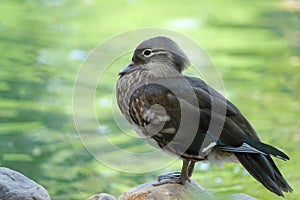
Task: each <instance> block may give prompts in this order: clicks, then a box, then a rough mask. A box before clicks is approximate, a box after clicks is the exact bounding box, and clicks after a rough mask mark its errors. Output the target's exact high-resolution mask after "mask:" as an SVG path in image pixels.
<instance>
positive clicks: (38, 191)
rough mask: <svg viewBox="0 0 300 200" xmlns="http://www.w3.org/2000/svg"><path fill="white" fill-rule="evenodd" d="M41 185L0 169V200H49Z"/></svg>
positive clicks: (8, 170) (16, 173)
mask: <svg viewBox="0 0 300 200" xmlns="http://www.w3.org/2000/svg"><path fill="white" fill-rule="evenodd" d="M50 199H51V198H50V195H49V194H48V191H47V190H46V189H45V188H44V187H43V186H41V185H39V184H37V183H36V182H34V181H32V180H30V179H29V178H27V177H26V176H24V175H23V174H21V173H19V172H16V171H14V170H11V169H8V168H5V167H0V200H50Z"/></svg>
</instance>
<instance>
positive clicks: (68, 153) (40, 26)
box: [0, 0, 300, 199]
mask: <svg viewBox="0 0 300 200" xmlns="http://www.w3.org/2000/svg"><path fill="white" fill-rule="evenodd" d="M244 2H245V3H243V1H240V2H239V3H236V1H226V2H222V1H220V2H214V3H213V2H212V3H209V4H208V3H205V2H202V3H201V5H198V4H197V3H196V2H195V5H194V4H191V5H190V4H186V5H182V4H181V3H180V2H176V1H170V4H171V5H172V6H173V7H172V10H176V13H169V12H171V11H168V10H170V9H166V8H169V6H168V5H167V4H164V3H162V2H160V3H159V5H158V4H156V3H153V4H148V3H146V2H140V1H126V2H123V3H120V4H118V5H113V3H112V2H109V1H107V2H97V1H78V2H76V3H75V2H71V1H67V0H65V1H64V0H55V1H50V0H49V1H48V0H44V1H35V0H27V1H2V2H1V4H0V48H1V54H0V70H1V71H0V80H1V81H0V123H1V126H0V137H1V140H0V152H1V153H0V164H1V166H5V167H9V168H12V169H15V170H18V171H21V172H22V173H24V174H25V175H27V176H29V177H31V178H32V179H34V180H36V181H38V182H39V183H41V184H43V185H44V186H45V187H46V188H47V189H48V190H49V192H50V194H51V196H52V198H53V199H85V198H87V197H88V196H90V195H92V194H94V193H97V192H108V193H112V194H115V195H118V194H120V193H121V192H123V191H125V190H126V189H128V188H129V187H132V186H134V185H136V184H140V183H143V182H146V181H150V180H153V179H154V178H155V176H156V175H157V174H159V173H160V172H153V173H145V174H127V173H121V172H118V171H114V170H112V169H109V168H107V167H106V166H104V165H102V164H101V163H99V162H98V161H96V160H95V159H94V158H93V157H92V156H91V155H90V154H89V153H88V152H87V151H86V150H85V149H84V147H83V145H82V144H81V142H80V140H79V138H78V136H77V134H76V131H75V127H74V124H73V121H72V99H71V97H72V89H73V81H74V79H75V76H76V72H77V70H78V69H79V66H80V64H81V62H82V61H83V60H84V59H85V57H86V56H87V52H89V51H90V50H91V49H92V48H93V47H94V46H95V45H97V44H98V42H100V41H102V40H104V39H105V38H107V37H109V36H112V35H114V34H116V33H118V32H122V31H124V30H128V29H134V28H137V27H146V26H163V28H165V26H170V27H169V28H172V29H173V28H174V26H179V27H178V28H179V30H183V31H186V32H185V33H186V34H187V35H189V36H191V37H193V38H194V39H195V40H197V41H199V43H201V44H203V46H204V47H205V48H206V49H207V50H208V51H209V53H210V54H211V55H212V57H213V59H214V60H215V62H216V64H217V66H218V67H219V69H220V71H221V73H222V76H223V78H224V83H225V86H226V88H227V91H228V92H226V94H227V95H229V98H230V99H231V100H233V101H234V102H235V103H236V104H237V105H238V106H239V107H240V108H241V110H242V111H243V113H245V114H246V116H247V117H248V118H249V119H250V120H251V122H252V123H254V126H255V127H256V129H257V130H258V131H259V132H260V135H261V136H262V137H263V139H264V141H266V142H269V143H271V144H274V145H275V146H278V147H281V148H284V151H286V152H287V153H288V154H289V156H290V157H291V158H292V161H290V162H286V163H282V162H278V164H279V166H280V168H282V169H283V173H284V174H286V176H287V178H288V180H289V181H290V182H291V184H292V186H293V187H294V188H295V189H296V191H295V193H294V195H295V196H294V197H295V198H294V197H292V195H291V196H288V197H287V199H293V198H294V199H297V197H299V196H300V194H299V192H297V186H299V180H300V177H299V175H298V173H297V171H298V169H299V168H300V164H299V162H297V154H298V153H299V150H300V149H299V145H297V142H298V141H299V133H298V132H299V124H300V121H299V114H298V113H299V112H300V106H299V102H298V100H299V95H300V88H299V83H300V76H299V74H300V70H299V69H300V67H299V66H300V57H299V55H300V41H299V38H300V35H299V34H300V31H299V28H300V20H299V19H300V14H299V11H300V9H299V2H298V1H276V2H271V1H268V2H267V3H265V2H261V1H257V2H256V1H255V2H252V3H251V5H249V4H250V3H249V2H248V3H247V1H244ZM291 2H293V3H292V5H291ZM126 3H127V4H128V5H127V4H126ZM129 4H130V5H129ZM196 4H197V5H196ZM145 7H147V8H148V9H149V11H153V12H151V13H156V14H155V16H151V18H150V19H149V12H143V13H139V12H138V10H139V9H141V10H142V9H144V8H145ZM127 9H128V10H130V12H127ZM133 10H134V11H137V13H135V12H134V11H133ZM166 10H167V11H166ZM185 11H189V12H188V13H187V12H185ZM166 12H167V13H166ZM173 15H174V17H173ZM182 16H184V17H182ZM121 19H122V20H121ZM176 19H182V20H176ZM166 21H170V22H171V24H170V23H165V22H166ZM199 22H201V24H199ZM183 24H184V25H183ZM200 25H201V27H200ZM180 27H181V29H180ZM167 28H168V27H167ZM135 45H136V44H133V48H134V47H135ZM129 59H130V57H129ZM127 62H128V61H127V60H124V64H125V63H127ZM120 68H122V67H121V66H120ZM115 74H116V72H115V73H112V75H111V76H112V77H114V76H115ZM87 78H88V77H87ZM116 78H117V77H114V78H113V79H111V80H107V83H106V87H107V88H111V87H114V84H115V83H114V82H113V80H115V79H116ZM107 91H109V89H107ZM97 94H98V96H97V99H99V101H98V102H97V103H99V104H101V105H102V106H103V105H107V102H106V95H108V94H107V93H106V91H104V90H102V91H97ZM96 107H97V105H96ZM107 107H108V106H107ZM105 112H106V111H105ZM107 113H108V112H107ZM104 117H105V118H106V123H105V124H103V125H101V126H99V127H98V129H99V130H100V131H101V132H103V133H107V134H109V133H111V132H113V133H117V131H118V129H117V128H116V127H114V126H113V122H112V118H111V116H110V115H108V114H107V116H104ZM95 131H97V127H95ZM135 144H138V143H135V142H132V143H129V144H128V143H126V141H124V144H122V145H124V146H125V147H126V145H127V146H128V145H131V146H133V147H134V145H135ZM101 148H102V147H101ZM137 149H138V148H137ZM133 167H136V166H133ZM179 168H180V163H179V162H178V164H176V163H175V164H173V165H172V166H170V167H169V168H167V169H165V172H166V171H173V170H178V169H179ZM198 168H199V169H200V170H196V173H195V175H194V178H195V179H196V180H197V181H198V182H199V183H200V184H202V185H203V186H204V187H206V188H208V189H209V190H212V191H213V192H215V193H217V194H219V195H224V194H227V193H238V192H245V193H249V194H252V195H254V196H255V195H256V197H257V198H259V199H266V198H268V197H270V194H269V193H267V192H266V191H265V190H264V188H262V187H260V185H259V184H258V183H256V182H255V181H253V180H249V179H250V177H249V176H248V175H247V174H246V173H245V171H244V170H243V169H242V168H241V167H239V166H237V165H226V166H225V169H224V170H220V169H217V168H215V166H212V165H210V164H199V166H198ZM103 180H105V181H103ZM264 195H265V196H264ZM272 197H274V196H272ZM274 198H276V197H274Z"/></svg>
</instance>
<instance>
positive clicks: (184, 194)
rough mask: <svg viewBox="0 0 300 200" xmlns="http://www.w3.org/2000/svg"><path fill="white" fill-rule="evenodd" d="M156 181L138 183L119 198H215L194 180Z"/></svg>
mask: <svg viewBox="0 0 300 200" xmlns="http://www.w3.org/2000/svg"><path fill="white" fill-rule="evenodd" d="M155 183H158V182H156V181H154V182H149V183H145V184H142V185H138V186H136V187H134V188H132V189H130V190H128V191H127V192H124V193H123V194H122V195H121V196H120V197H119V198H118V200H153V199H164V200H171V199H172V200H186V199H189V200H199V199H205V200H207V199H215V197H214V196H213V195H212V194H210V193H208V192H207V191H206V190H205V189H204V188H202V187H201V186H200V185H198V183H197V182H196V181H194V180H191V182H187V183H186V184H184V185H180V184H163V185H159V186H153V184H155Z"/></svg>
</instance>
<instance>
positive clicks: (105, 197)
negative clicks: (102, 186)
mask: <svg viewBox="0 0 300 200" xmlns="http://www.w3.org/2000/svg"><path fill="white" fill-rule="evenodd" d="M88 200H116V198H115V197H113V196H112V195H110V194H106V193H101V194H96V195H94V196H91V197H90V198H88Z"/></svg>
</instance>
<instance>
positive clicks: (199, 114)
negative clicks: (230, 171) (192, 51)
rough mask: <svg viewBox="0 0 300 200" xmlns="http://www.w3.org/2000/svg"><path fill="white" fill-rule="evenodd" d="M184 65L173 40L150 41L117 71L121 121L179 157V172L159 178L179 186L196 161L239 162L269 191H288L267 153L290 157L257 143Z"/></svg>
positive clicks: (244, 125)
mask: <svg viewBox="0 0 300 200" xmlns="http://www.w3.org/2000/svg"><path fill="white" fill-rule="evenodd" d="M188 65H189V61H188V58H187V56H186V55H185V54H184V52H183V51H182V50H181V49H180V48H179V47H178V45H177V44H176V43H175V42H174V41H172V40H171V39H169V38H166V37H155V38H151V39H148V40H146V41H144V42H142V43H141V44H140V45H139V46H138V47H137V48H136V50H135V52H134V55H133V58H132V63H131V64H130V65H128V66H127V67H126V68H124V69H123V70H122V71H121V72H120V73H119V75H120V78H119V80H118V82H117V101H118V105H119V107H120V110H121V112H122V113H123V114H124V115H125V117H126V119H127V120H128V121H129V122H130V123H131V124H132V125H133V127H134V129H135V130H136V132H137V133H138V134H140V135H141V136H142V137H143V138H145V139H146V140H147V141H148V142H149V143H151V144H152V145H154V146H156V147H158V148H161V149H162V150H164V151H166V152H168V153H170V154H173V155H177V156H179V157H180V158H182V159H183V166H182V170H181V172H180V174H178V173H171V174H168V175H164V176H160V177H159V178H158V180H159V181H161V183H162V184H163V183H166V182H176V183H181V184H184V183H185V182H186V181H189V177H191V175H192V173H193V168H194V164H195V162H197V161H201V160H210V161H213V162H215V163H216V164H220V163H221V162H223V161H231V162H240V163H241V164H242V165H243V166H244V167H245V168H246V169H247V170H248V172H249V173H250V174H251V175H252V176H253V177H254V178H255V179H256V180H258V181H259V182H261V183H262V184H263V185H264V186H265V187H266V188H267V189H268V190H270V191H272V192H273V193H275V194H277V195H280V196H283V192H292V191H293V190H292V188H291V187H290V186H289V184H288V183H287V182H286V180H285V179H284V178H283V176H282V174H281V173H280V171H279V170H278V168H277V167H276V165H275V163H274V162H273V160H272V158H271V155H272V156H275V157H277V158H280V159H282V160H289V157H288V156H287V155H286V154H284V153H283V152H281V151H279V150H278V149H276V148H274V147H272V146H270V145H267V144H265V143H262V142H261V141H260V139H259V137H258V136H257V134H256V132H255V130H254V129H253V127H252V126H251V125H250V123H249V122H248V121H247V120H246V118H245V117H244V116H243V115H242V113H241V112H240V111H239V110H238V108H237V107H236V106H234V105H233V104H232V103H231V102H230V101H228V100H226V99H225V98H224V97H223V96H222V95H221V94H219V93H218V92H217V91H215V90H214V89H213V88H211V87H209V86H208V85H207V84H206V83H205V82H204V81H202V80H200V79H198V78H195V77H189V76H184V75H182V73H181V72H182V71H183V70H184V69H185V68H186V67H188ZM166 179H167V180H166Z"/></svg>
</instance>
